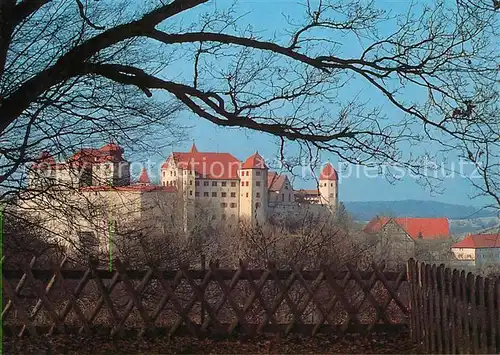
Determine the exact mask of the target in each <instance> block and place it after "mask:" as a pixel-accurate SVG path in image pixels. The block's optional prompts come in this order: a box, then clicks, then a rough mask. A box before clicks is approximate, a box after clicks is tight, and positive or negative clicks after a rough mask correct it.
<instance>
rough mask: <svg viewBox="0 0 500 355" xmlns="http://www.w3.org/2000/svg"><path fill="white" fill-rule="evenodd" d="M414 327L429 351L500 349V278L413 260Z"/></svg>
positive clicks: (410, 266) (410, 267)
mask: <svg viewBox="0 0 500 355" xmlns="http://www.w3.org/2000/svg"><path fill="white" fill-rule="evenodd" d="M407 269H408V280H409V286H410V287H409V291H410V307H411V309H412V310H414V311H412V312H411V317H410V324H411V326H410V328H411V333H412V338H413V340H414V341H416V342H417V343H420V344H423V347H424V348H425V350H426V352H428V353H440V354H443V353H446V354H449V353H451V354H456V353H460V354H468V353H472V354H479V353H483V354H497V353H500V278H484V277H481V276H479V275H474V274H472V273H470V272H469V273H467V274H466V273H465V271H459V270H456V269H453V270H452V269H450V268H446V267H445V266H444V265H440V266H436V265H428V264H425V263H419V262H416V261H415V260H413V259H410V260H409V262H408V267H407Z"/></svg>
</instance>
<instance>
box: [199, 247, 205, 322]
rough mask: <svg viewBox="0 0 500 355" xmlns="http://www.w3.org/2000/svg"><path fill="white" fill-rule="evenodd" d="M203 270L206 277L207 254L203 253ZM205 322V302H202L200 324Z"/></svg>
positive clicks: (203, 291) (203, 292)
mask: <svg viewBox="0 0 500 355" xmlns="http://www.w3.org/2000/svg"><path fill="white" fill-rule="evenodd" d="M201 271H203V277H205V271H206V259H205V254H201ZM205 289H206V287H205V288H203V290H202V294H203V299H205ZM203 323H205V303H204V302H200V325H202V324H203Z"/></svg>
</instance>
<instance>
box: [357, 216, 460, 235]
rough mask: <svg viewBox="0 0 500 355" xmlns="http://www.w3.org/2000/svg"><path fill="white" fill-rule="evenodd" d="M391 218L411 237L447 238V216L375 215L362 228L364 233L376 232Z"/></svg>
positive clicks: (448, 228) (448, 229)
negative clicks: (397, 216)
mask: <svg viewBox="0 0 500 355" xmlns="http://www.w3.org/2000/svg"><path fill="white" fill-rule="evenodd" d="M391 220H393V221H394V222H395V223H397V224H398V225H399V226H400V227H401V228H402V229H403V230H404V231H405V232H406V233H407V234H408V235H409V236H410V237H412V238H413V239H415V240H417V239H420V238H422V239H427V240H433V239H448V238H449V237H450V226H449V223H448V219H447V218H413V217H400V218H391V217H378V216H377V217H375V218H373V219H372V220H371V221H370V222H369V223H368V224H367V225H366V226H365V228H364V229H363V231H364V232H366V233H378V232H380V231H381V230H382V229H383V228H384V226H385V225H386V224H387V223H388V222H389V221H391Z"/></svg>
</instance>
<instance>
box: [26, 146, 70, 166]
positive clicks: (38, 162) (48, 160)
mask: <svg viewBox="0 0 500 355" xmlns="http://www.w3.org/2000/svg"><path fill="white" fill-rule="evenodd" d="M31 168H32V169H47V168H50V169H64V168H66V164H62V163H56V161H55V159H54V157H53V156H52V155H51V154H50V153H49V152H48V151H46V150H44V151H43V152H41V153H40V156H39V157H38V158H37V159H35V163H34V164H33V165H32V166H31Z"/></svg>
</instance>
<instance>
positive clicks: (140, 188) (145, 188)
mask: <svg viewBox="0 0 500 355" xmlns="http://www.w3.org/2000/svg"><path fill="white" fill-rule="evenodd" d="M80 191H89V192H94V191H96V192H97V191H127V192H151V191H164V192H176V191H177V189H176V188H175V186H159V185H126V186H85V187H81V188H80Z"/></svg>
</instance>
